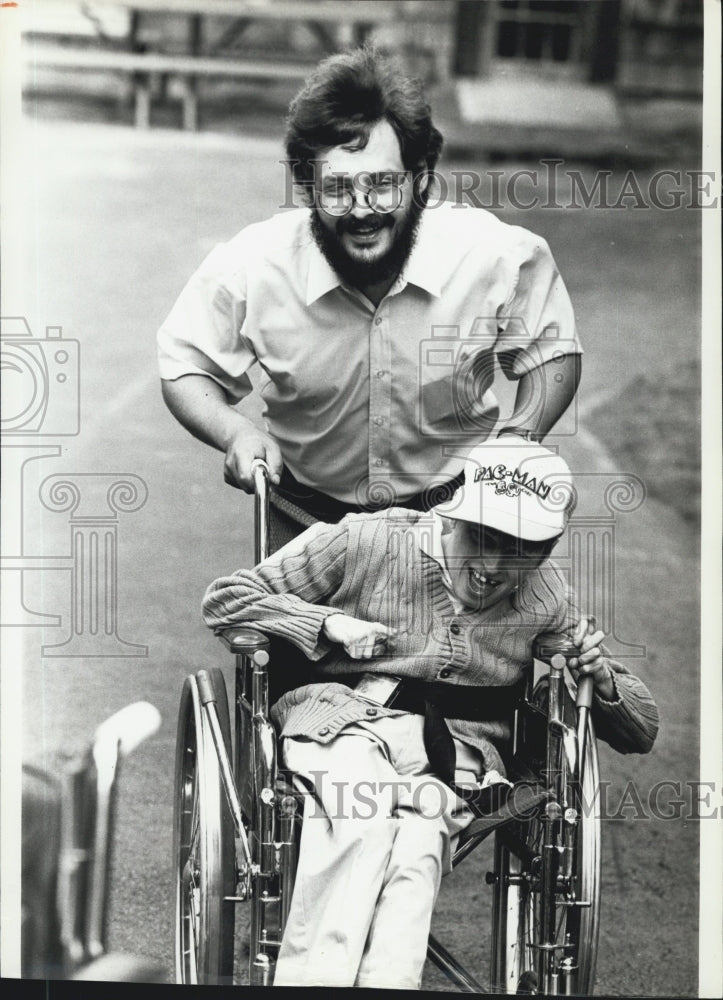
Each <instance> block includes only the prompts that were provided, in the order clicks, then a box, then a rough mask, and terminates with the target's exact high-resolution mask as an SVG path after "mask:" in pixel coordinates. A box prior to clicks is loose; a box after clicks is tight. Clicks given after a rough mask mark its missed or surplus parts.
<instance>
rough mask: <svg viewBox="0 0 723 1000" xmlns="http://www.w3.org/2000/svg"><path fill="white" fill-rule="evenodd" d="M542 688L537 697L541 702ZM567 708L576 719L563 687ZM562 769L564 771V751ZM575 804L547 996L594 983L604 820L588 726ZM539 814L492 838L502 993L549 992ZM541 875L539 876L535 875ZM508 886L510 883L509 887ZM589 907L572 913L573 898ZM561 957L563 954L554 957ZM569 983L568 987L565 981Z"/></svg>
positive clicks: (495, 986)
mask: <svg viewBox="0 0 723 1000" xmlns="http://www.w3.org/2000/svg"><path fill="white" fill-rule="evenodd" d="M539 690H540V688H539V685H538V688H536V690H535V693H534V694H533V701H534V700H535V697H536V696H538V697H539ZM565 692H566V695H565V709H566V712H567V714H568V716H572V714H573V712H574V708H575V706H574V702H573V701H572V699H571V698H570V697H569V693H567V688H565ZM557 763H558V765H559V767H560V768H565V767H566V764H565V760H564V754H563V749H562V745H561V744H559V745H558V758H557ZM570 784H571V794H572V795H573V796H574V798H575V800H576V802H577V810H578V822H577V824H576V825H575V835H574V837H573V859H574V860H573V865H572V875H573V878H572V880H571V881H569V882H566V883H565V885H564V886H562V885H561V886H560V887H559V891H558V892H557V893H556V894H555V898H556V904H555V926H556V935H555V937H556V942H557V943H558V946H563V947H559V948H558V950H559V955H560V962H559V963H558V965H559V966H560V970H559V982H558V988H557V989H555V990H554V991H553V990H551V991H550V992H559V993H561V994H562V993H566V992H569V993H573V994H575V995H580V996H585V995H591V994H592V992H593V988H594V981H595V966H596V961H597V947H598V933H599V919H600V884H601V869H600V860H601V852H600V841H601V832H600V817H599V815H596V812H595V806H596V792H597V789H598V785H599V761H598V753H597V744H596V742H595V732H594V727H593V724H592V721H591V719H590V718H589V717H588V719H587V739H586V741H585V760H584V765H583V780H582V785H581V786H580V785H576V784H575V783H574V782H571V783H570ZM541 815H542V810H538V811H537V813H536V814H535V815H534V816H532V817H531V818H530V819H529V820H527V821H525V822H524V823H516V824H514V825H512V826H510V827H507V828H504V829H501V830H499V831H497V833H496V834H495V872H494V879H495V881H494V894H493V906H492V919H493V929H492V933H493V940H492V955H491V976H490V983H491V988H492V990H493V991H495V992H499V993H538V992H539V993H545V992H547V990H546V987H545V984H544V983H543V982H542V981H541V980H542V979H543V978H544V975H545V972H544V970H543V967H542V966H543V954H544V949H543V948H541V947H540V943H539V941H538V940H537V939H538V938H539V934H540V922H541V917H540V908H541V906H542V892H541V888H540V886H539V882H538V880H537V876H538V875H539V866H540V863H541V862H540V858H541V853H540V849H539V848H540V837H541V832H542V822H541ZM536 868H537V871H535V869H536ZM509 879H511V880H512V881H511V882H508V880H509ZM571 894H574V896H575V898H576V899H577V901H580V902H583V903H587V904H589V905H586V906H570V905H568V904H569V902H570V896H571ZM553 954H554V955H557V954H558V951H555V952H554V953H553ZM564 979H567V980H568V981H567V983H565V982H563V981H562V980H564Z"/></svg>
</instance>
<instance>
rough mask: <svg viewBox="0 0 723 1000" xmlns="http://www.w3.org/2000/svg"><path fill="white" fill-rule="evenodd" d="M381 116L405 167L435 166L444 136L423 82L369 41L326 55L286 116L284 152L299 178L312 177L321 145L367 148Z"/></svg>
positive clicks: (304, 181)
mask: <svg viewBox="0 0 723 1000" xmlns="http://www.w3.org/2000/svg"><path fill="white" fill-rule="evenodd" d="M382 120H386V121H388V122H389V124H390V125H391V126H392V128H393V129H394V132H395V133H396V136H397V139H398V140H399V145H400V147H401V151H402V162H403V164H404V168H405V170H412V171H414V172H415V174H416V173H424V174H426V173H427V172H428V171H433V170H434V167H435V165H436V163H437V160H438V159H439V154H440V152H441V151H442V142H443V140H442V134H441V132H439V131H438V129H436V128H435V127H434V125H433V124H432V115H431V110H430V107H429V105H428V104H427V102H426V100H425V97H424V92H423V90H422V85H421V83H420V82H419V81H417V80H414V79H412V78H410V77H408V76H406V75H405V73H404V72H403V70H402V68H401V67H400V66H399V65H398V64H397V63H395V62H394V61H392V60H391V59H389V58H388V57H387V56H383V55H381V54H380V53H379V52H377V51H376V50H375V49H374V48H372V47H370V46H364V47H363V48H360V49H354V50H353V51H352V52H345V53H342V54H341V55H335V56H331V57H330V58H328V59H325V60H324V61H323V62H321V63H320V64H319V65H318V66H317V67H316V69H315V70H314V72H313V73H312V75H311V76H310V77H309V79H308V80H307V82H306V84H305V85H304V87H303V89H302V90H300V91H299V93H298V94H297V95H296V97H295V98H294V100H293V101H292V102H291V106H290V108H289V115H288V118H287V119H286V155H287V159H288V162H289V164H290V166H291V169H292V172H293V177H294V180H295V181H296V183H297V184H301V185H308V184H310V183H311V182H313V179H314V165H313V161H314V160H315V159H316V157H317V156H318V155H319V152H320V151H321V150H322V149H329V148H331V147H332V146H341V145H344V144H346V143H349V142H354V141H356V142H358V143H359V145H360V147H361V148H363V147H364V146H366V144H367V142H368V141H369V133H370V131H371V129H372V127H373V126H374V125H376V124H377V122H380V121H382Z"/></svg>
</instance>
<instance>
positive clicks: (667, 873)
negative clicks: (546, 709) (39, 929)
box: [23, 121, 699, 996]
mask: <svg viewBox="0 0 723 1000" xmlns="http://www.w3.org/2000/svg"><path fill="white" fill-rule="evenodd" d="M31 126H32V127H31V128H30V131H29V134H28V137H27V144H26V149H27V152H28V153H29V154H30V162H31V166H32V169H31V170H30V172H29V179H30V183H29V185H28V190H29V194H30V197H31V204H30V205H29V212H28V220H29V227H28V233H27V236H28V243H29V253H28V267H29V274H30V276H31V282H30V284H29V287H28V290H27V307H26V308H25V312H26V313H27V315H28V318H29V320H30V322H31V325H32V326H33V328H34V329H35V330H36V331H40V330H42V328H43V327H44V326H45V325H46V324H50V325H62V326H63V330H64V335H65V336H66V337H75V338H77V339H78V340H79V341H80V342H81V359H82V365H81V373H82V374H81V404H82V422H81V433H80V435H79V436H78V437H77V438H68V439H65V440H64V441H63V442H62V444H63V451H62V454H61V455H60V456H59V457H58V458H57V459H43V460H41V461H38V462H36V463H33V465H34V466H36V467H37V468H38V473H37V475H36V476H31V474H30V472H28V477H29V478H28V482H27V483H26V500H25V515H26V525H25V528H26V532H27V533H28V544H27V548H26V551H27V552H28V553H31V552H33V553H34V552H38V550H39V549H40V548H41V546H42V551H43V552H45V553H46V554H48V553H56V552H62V551H66V550H67V545H68V537H67V536H68V526H67V514H65V515H63V514H48V513H47V512H46V513H45V514H44V516H43V518H42V520H41V518H40V514H39V510H38V505H37V503H36V502H35V500H34V497H35V494H34V492H33V490H34V488H35V486H36V485H37V482H38V481H39V480H40V479H42V478H43V477H44V476H46V475H49V474H51V473H55V472H68V473H70V472H91V473H96V472H109V473H114V472H116V473H134V474H135V475H138V476H140V477H142V478H143V480H144V481H145V482H146V483H147V486H148V490H149V498H148V502H147V503H146V505H145V506H144V507H143V508H142V509H141V510H139V511H138V512H136V513H132V514H126V515H123V514H122V515H120V518H119V575H118V597H119V603H118V607H119V632H120V634H121V636H122V637H123V638H124V639H126V640H128V641H133V642H137V643H144V644H146V645H147V646H148V656H147V658H128V659H102V658H92V659H80V658H75V659H66V660H63V659H50V658H41V656H40V645H41V641H44V642H46V643H47V642H52V641H57V639H58V637H60V636H61V635H62V634H65V633H64V632H63V629H62V628H60V629H52V630H51V629H45V630H40V629H29V630H28V631H27V655H26V663H25V665H24V686H25V697H24V705H23V709H24V727H25V730H24V731H25V743H24V754H25V756H27V757H29V758H32V759H34V760H35V761H43V760H50V759H52V756H53V753H54V751H55V750H56V748H57V747H59V746H60V745H61V743H63V742H64V741H68V740H70V741H74V742H75V741H78V740H81V739H82V738H83V737H84V736H85V735H86V734H87V733H89V732H90V731H91V730H92V728H93V726H94V725H95V724H97V723H98V722H99V721H100V720H101V719H102V718H103V717H104V716H105V715H106V714H108V713H109V712H111V711H113V710H115V709H117V708H120V707H122V706H123V705H124V704H126V703H127V702H129V701H132V700H135V699H138V698H147V699H148V700H150V701H151V702H153V703H154V704H155V705H157V706H158V708H159V709H160V711H161V713H162V715H163V726H162V729H161V731H160V733H159V735H158V736H157V737H155V738H154V739H153V740H151V741H150V742H149V743H148V744H146V745H145V746H144V747H142V748H141V749H140V750H139V751H138V752H137V753H136V754H135V755H134V756H133V757H132V758H130V759H129V761H128V762H127V764H126V766H125V768H124V770H123V773H122V776H121V796H120V802H119V809H118V842H117V851H116V861H115V869H114V873H113V900H112V912H111V938H112V943H113V945H114V947H117V948H120V949H123V950H127V951H130V952H134V953H139V954H145V955H149V956H152V957H154V958H156V959H157V960H159V961H160V962H161V963H162V965H163V966H164V968H165V969H166V971H167V975H168V977H169V979H170V977H171V976H172V949H173V913H172V908H173V900H172V892H171V870H170V858H171V835H172V831H171V826H172V823H171V816H172V775H173V763H174V744H175V726H176V719H175V716H176V710H177V703H178V698H179V695H180V690H181V685H182V681H183V678H184V676H185V675H186V674H187V673H188V672H189V671H190V670H193V669H196V668H198V667H200V666H202V665H209V664H213V663H218V662H223V656H224V654H223V652H222V650H221V648H220V646H217V645H216V643H215V640H213V638H212V637H211V636H210V635H209V634H208V633H207V632H206V630H205V629H204V627H203V625H202V624H201V620H200V614H199V602H200V598H201V596H202V593H203V590H204V588H205V586H206V584H207V583H208V582H209V581H210V580H211V579H212V578H214V577H215V576H217V575H219V574H220V573H222V572H223V571H225V570H231V569H233V568H234V567H236V566H237V565H240V564H243V563H248V562H249V560H250V547H249V532H250V519H249V517H250V514H249V512H250V508H249V503H248V501H247V499H246V498H244V497H241V496H239V495H238V494H236V493H234V492H233V491H231V490H230V489H228V488H225V487H224V486H223V483H222V468H221V457H220V455H219V454H217V453H215V452H213V451H211V450H210V449H207V448H205V447H203V446H202V445H200V444H198V443H197V442H194V441H193V440H192V439H191V438H190V437H189V436H188V435H187V434H186V433H185V432H184V431H183V430H182V429H181V428H180V427H179V426H177V425H176V424H175V423H174V422H173V420H172V419H171V417H170V416H169V415H168V413H167V412H166V411H165V409H164V407H163V404H162V401H161V398H160V393H159V390H158V385H157V380H156V375H155V361H154V334H155V330H156V328H157V326H158V324H159V323H160V321H161V320H162V319H163V317H164V315H165V313H166V312H167V310H168V309H169V307H170V305H171V302H172V300H173V298H174V295H175V294H176V293H177V292H178V291H179V290H180V288H181V286H182V284H183V282H184V280H185V279H186V277H187V276H188V275H189V274H190V272H191V270H192V269H193V268H194V267H195V265H196V264H197V263H198V262H200V260H201V258H202V257H203V255H204V254H205V253H206V252H207V251H208V250H209V249H210V248H211V247H212V246H213V245H214V243H216V242H217V241H218V240H221V239H224V238H225V237H227V236H229V235H231V234H232V233H234V232H235V231H237V230H238V229H239V228H240V227H241V226H242V225H245V224H247V223H249V222H252V221H255V220H257V219H261V218H263V217H265V216H267V215H268V214H269V213H270V212H271V211H273V210H274V207H275V206H276V205H278V204H280V203H281V202H282V201H283V196H284V192H283V184H282V181H281V178H280V171H279V170H277V169H276V168H275V167H274V164H275V163H276V161H277V160H279V159H280V158H281V152H280V149H279V147H278V145H277V144H275V143H273V142H270V141H268V140H252V139H247V140H245V141H243V142H242V141H238V140H234V139H231V138H229V137H224V136H213V135H208V134H206V135H200V136H184V135H181V134H179V133H176V132H173V133H171V132H165V131H162V130H159V131H154V132H152V133H149V134H142V133H138V132H134V131H132V130H130V129H127V128H124V127H107V126H84V125H74V124H62V125H61V124H51V123H48V122H42V121H37V122H36V123H34V124H33V123H31ZM453 166H454V164H453V163H451V162H450V163H448V164H447V169H451V168H452V167H453ZM513 168H514V165H513V164H508V165H507V169H509V170H512V169H513ZM502 214H503V215H504V216H505V217H506V218H508V219H509V220H511V221H516V222H518V223H520V224H523V225H526V226H528V227H529V228H531V229H533V230H535V231H538V232H540V233H542V234H543V235H544V236H545V237H546V238H547V239H548V240H549V242H550V244H551V245H552V247H553V251H554V253H555V256H556V258H557V260H558V263H559V266H560V269H561V271H562V273H563V274H564V275H565V279H566V282H567V284H568V287H569V289H570V292H571V295H572V297H573V300H574V302H575V305H576V311H577V314H578V317H579V323H580V328H581V332H582V336H583V338H584V342H585V346H586V351H587V354H586V361H585V379H584V383H583V386H582V389H581V400H582V403H581V407H580V421H579V425H578V427H577V432H576V434H575V435H574V436H572V437H570V438H569V439H567V440H566V441H565V443H564V450H565V453H566V454H567V455H568V457H569V458H570V461H571V462H572V464H573V468H574V469H575V470H576V472H577V473H578V474H579V475H581V476H582V477H583V478H584V480H585V483H586V484H587V485H585V487H584V489H583V494H584V496H583V499H584V501H585V503H589V504H590V505H591V508H590V509H591V510H592V509H593V508H596V509H597V510H598V513H599V512H600V510H602V506H601V501H600V495H599V484H600V483H601V482H608V481H609V479H610V478H613V477H614V476H615V474H616V473H617V472H618V471H619V470H618V468H617V463H616V460H615V459H614V458H613V457H612V453H611V450H612V449H613V446H614V444H615V442H614V441H612V442H611V441H607V442H601V441H599V440H598V437H597V434H596V426H595V423H594V421H593V420H592V419H591V417H590V414H592V413H594V411H595V408H596V407H598V408H599V407H600V406H609V407H614V406H615V405H616V400H617V399H618V398H619V395H620V393H621V392H622V393H624V392H625V386H626V385H627V383H628V382H629V381H630V380H632V379H633V378H634V377H635V376H636V375H638V374H640V373H643V372H645V373H647V374H648V375H651V376H652V377H655V376H657V377H658V378H659V384H660V388H661V402H660V405H661V406H665V405H666V404H665V398H666V397H665V386H666V384H667V383H669V382H674V381H675V379H676V369H677V367H678V366H679V365H681V364H682V363H683V362H684V361H685V359H686V358H687V357H689V356H690V354H691V353H692V354H695V353H696V350H697V346H696V345H697V343H698V310H699V302H698V298H697V287H698V273H699V252H698V231H699V230H698V221H699V220H698V219H697V217H696V214H695V213H693V212H690V211H678V212H661V211H655V210H649V211H637V212H635V211H617V212H614V211H601V210H595V209H590V210H587V211H583V210H582V209H578V210H568V211H562V210H549V211H546V210H543V209H538V210H536V211H527V212H520V211H518V212H513V211H503V213H502ZM694 402H695V401H693V400H691V405H693V404H694ZM652 416H654V414H651V418H652ZM625 471H629V472H633V473H635V472H636V471H637V470H636V469H635V468H628V469H626V470H625ZM596 476H597V479H596ZM596 491H597V492H596ZM603 512H604V511H603ZM38 529H41V530H42V541H41V536H39V535H38V534H37V531H38ZM615 530H616V536H615V537H616V542H615V549H614V555H615V568H614V582H615V630H616V635H617V638H618V640H619V641H617V643H616V644H617V646H618V648H620V649H623V643H634V644H639V645H643V646H645V648H646V650H647V657H646V658H645V659H635V660H631V661H630V663H631V666H632V667H633V668H634V669H635V670H636V671H637V672H639V673H640V675H641V676H642V677H643V678H644V679H645V680H646V681H647V682H648V683H649V685H650V687H651V689H652V690H653V691H654V693H655V695H656V698H657V699H658V701H659V704H660V708H661V715H662V731H661V735H660V739H659V742H658V745H657V747H656V749H655V751H654V753H653V754H652V755H650V756H649V757H647V758H638V757H618V756H615V755H614V754H613V753H611V752H608V751H607V749H606V748H603V751H602V764H603V773H604V775H605V777H606V779H608V780H610V781H611V783H612V786H611V789H610V792H609V801H610V802H611V803H615V805H614V806H613V811H614V809H615V807H616V806H619V805H620V799H621V796H622V794H623V792H624V790H625V788H626V787H627V783H628V782H629V781H634V784H635V789H636V790H637V792H638V794H639V795H640V797H641V799H642V801H643V803H644V810H643V811H644V813H645V815H644V816H643V815H640V816H639V817H638V818H633V816H634V815H635V813H636V811H638V812H639V810H638V808H637V806H636V805H635V804H634V805H633V806H632V807H628V808H626V809H625V810H623V811H622V817H624V818H620V819H618V820H608V821H606V822H605V823H604V842H605V843H604V859H603V866H604V904H603V917H602V929H601V950H600V960H599V977H598V992H599V993H601V994H608V995H647V996H651V995H653V996H656V995H657V996H660V995H677V996H691V995H694V994H695V993H696V990H697V905H698V904H697V885H698V861H697V843H698V828H697V826H698V825H697V823H696V822H693V821H691V820H690V818H689V816H688V812H689V810H687V809H685V808H684V810H683V814H682V816H680V817H679V818H674V819H670V820H664V819H661V818H657V819H656V818H655V817H652V816H651V815H650V811H649V809H648V808H647V795H648V792H649V790H650V789H651V788H653V787H654V786H655V784H656V783H657V782H659V781H661V780H663V779H666V780H670V781H673V782H680V783H682V789H683V798H685V797H686V796H685V783H686V782H689V781H694V780H696V778H697V777H698V773H699V771H698V748H697V740H698V712H699V698H698V691H699V686H698V685H699V673H698V655H697V622H698V577H697V558H696V554H697V533H696V530H695V528H694V527H693V526H691V524H690V523H687V522H685V521H684V520H683V519H682V518H681V517H680V516H679V515H678V514H677V513H676V512H675V511H674V510H673V509H672V508H670V507H668V506H666V505H665V504H663V503H661V502H659V501H657V500H653V499H651V498H650V497H648V499H647V500H646V501H645V502H644V503H643V504H642V505H641V506H640V507H639V508H638V509H637V510H635V511H633V512H630V513H627V514H624V513H618V514H617V516H616V522H615ZM27 584H28V586H27V588H26V590H27V591H28V592H27V593H26V600H27V603H28V606H30V607H32V608H33V609H34V610H36V611H46V612H53V613H56V614H61V613H62V615H63V617H64V622H67V615H68V609H69V597H68V580H67V574H65V573H49V572H46V573H44V574H42V575H41V574H30V575H29V576H28V579H27ZM623 651H624V649H623ZM689 798H690V796H689V795H688V799H689ZM669 800H670V792H668V793H667V794H666V795H663V796H661V803H663V802H666V803H667V802H668V801H669ZM672 812H673V813H675V810H674V809H673V810H672ZM486 866H487V861H486V860H485V858H484V857H482V856H480V857H479V858H478V859H477V860H475V861H472V862H471V868H470V867H466V868H465V869H464V874H462V873H461V872H460V873H457V874H455V875H454V876H452V877H451V878H450V879H449V880H448V882H447V884H446V885H445V886H444V889H443V892H442V896H441V899H440V904H439V908H438V912H437V915H436V918H435V924H436V925H437V931H438V933H439V936H440V938H442V940H443V941H445V942H446V943H447V944H448V945H450V946H451V944H452V943H455V942H458V943H459V946H460V947H459V951H460V957H461V958H463V960H465V961H469V964H470V967H471V969H472V970H473V971H475V972H476V974H477V975H478V976H479V977H480V978H482V979H484V977H485V971H484V970H485V966H486V960H487V959H486V956H487V948H488V944H487V935H488V923H487V916H486V915H487V911H488V909H489V901H488V893H489V890H488V889H487V888H486V887H485V886H484V884H483V878H482V876H483V873H484V871H485V869H486ZM471 873H474V874H471ZM475 876H478V878H475ZM467 913H469V914H470V915H469V916H467V915H463V914H467ZM427 985H428V986H429V988H430V989H444V988H446V987H445V984H444V983H443V982H442V981H441V980H440V979H439V978H438V977H437V975H436V973H430V976H429V979H428V983H427Z"/></svg>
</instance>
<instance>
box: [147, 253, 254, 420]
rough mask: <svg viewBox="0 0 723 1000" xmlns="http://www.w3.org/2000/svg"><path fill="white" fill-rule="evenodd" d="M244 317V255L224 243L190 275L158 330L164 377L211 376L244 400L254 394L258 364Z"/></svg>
mask: <svg viewBox="0 0 723 1000" xmlns="http://www.w3.org/2000/svg"><path fill="white" fill-rule="evenodd" d="M232 256H233V257H234V258H235V259H234V260H233V263H232V262H231V259H230V258H231V257H232ZM245 318H246V276H245V269H244V266H243V254H239V253H238V248H236V247H234V246H233V244H232V243H231V244H221V245H219V246H217V247H216V248H215V249H214V250H212V252H211V253H210V254H209V255H208V257H207V258H206V260H205V261H204V262H203V264H201V266H200V267H199V269H198V270H197V271H196V272H195V274H194V275H193V276H192V277H191V279H190V280H189V282H188V284H187V285H186V287H185V288H184V289H183V291H182V292H181V294H180V295H179V297H178V299H177V300H176V303H175V305H174V306H173V308H172V309H171V312H170V313H169V315H168V317H167V318H166V320H165V321H164V323H163V325H162V326H161V328H160V330H159V331H158V337H157V341H158V366H159V370H160V375H161V378H162V379H169V380H173V379H177V378H180V377H181V376H182V375H207V376H210V377H211V378H212V379H214V381H216V382H218V384H219V385H221V386H222V387H223V388H224V389H225V391H226V393H227V395H228V396H229V399H230V400H231V401H232V402H235V403H236V402H239V400H241V399H243V398H244V396H246V395H248V393H249V392H250V391H251V382H250V380H249V377H248V374H247V372H248V370H249V368H250V367H251V366H252V365H253V363H254V362H255V360H256V355H255V353H254V350H253V346H252V344H251V343H250V341H249V340H248V339H247V338H246V337H244V336H243V332H242V328H243V324H244V320H245Z"/></svg>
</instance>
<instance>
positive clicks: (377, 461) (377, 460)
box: [374, 458, 384, 465]
mask: <svg viewBox="0 0 723 1000" xmlns="http://www.w3.org/2000/svg"><path fill="white" fill-rule="evenodd" d="M374 464H375V465H384V459H383V458H377V459H376V460H375V462H374Z"/></svg>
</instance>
